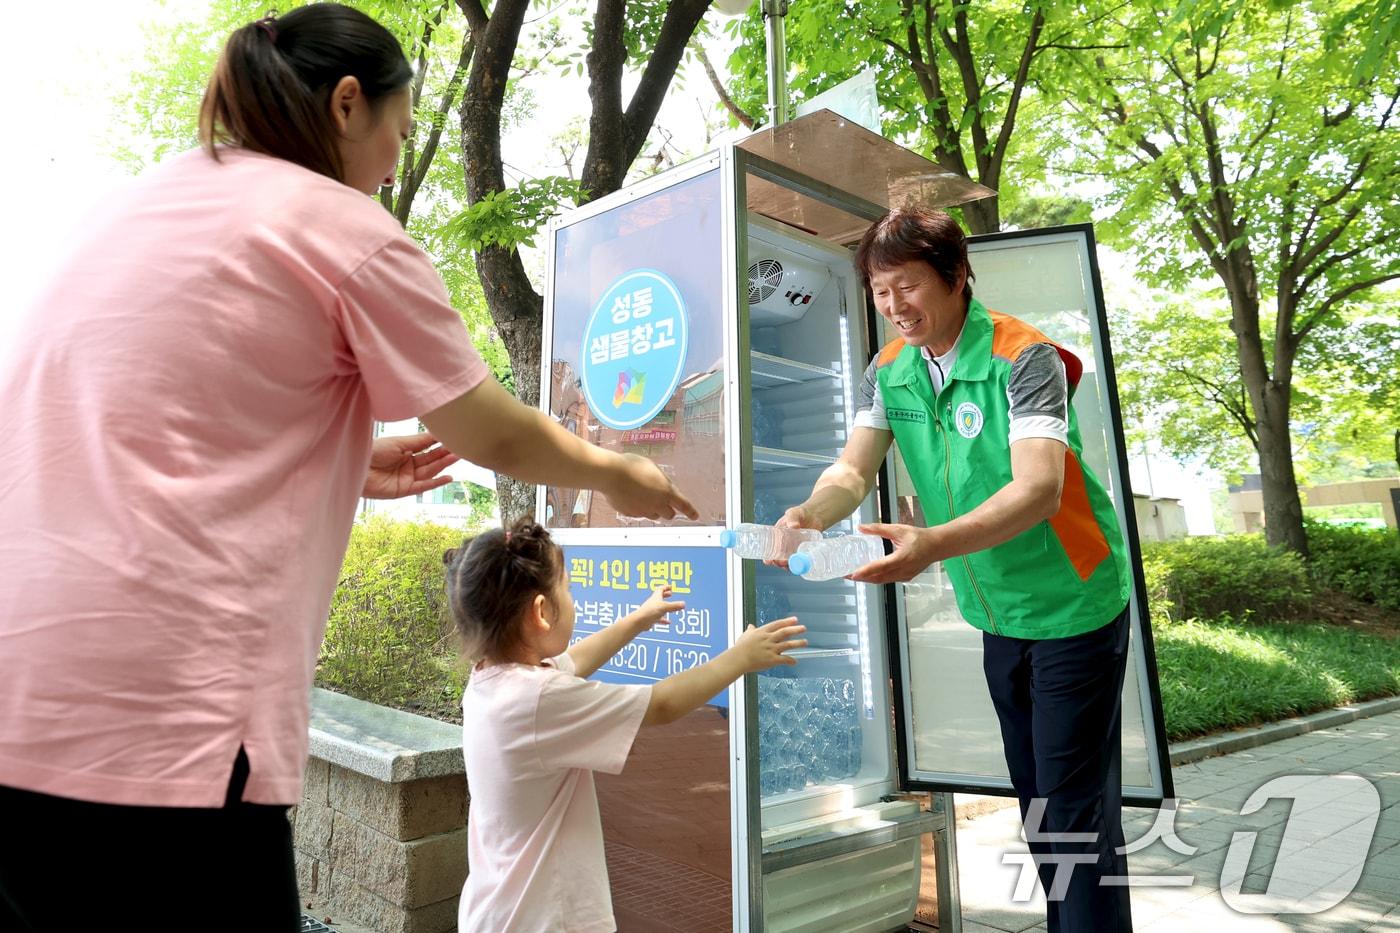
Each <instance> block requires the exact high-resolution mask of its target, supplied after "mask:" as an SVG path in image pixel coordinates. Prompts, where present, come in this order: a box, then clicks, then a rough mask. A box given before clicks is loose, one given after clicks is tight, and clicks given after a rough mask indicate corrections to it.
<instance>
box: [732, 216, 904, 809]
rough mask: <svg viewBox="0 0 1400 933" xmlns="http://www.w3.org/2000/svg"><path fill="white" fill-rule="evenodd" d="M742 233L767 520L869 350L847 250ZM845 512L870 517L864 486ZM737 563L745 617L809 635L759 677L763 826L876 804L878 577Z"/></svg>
mask: <svg viewBox="0 0 1400 933" xmlns="http://www.w3.org/2000/svg"><path fill="white" fill-rule="evenodd" d="M747 233H748V236H747V243H748V265H747V289H748V306H749V308H748V310H749V315H748V316H749V332H748V335H749V344H750V354H749V377H750V409H749V411H750V431H749V438H750V441H751V444H750V448H749V450H750V456H751V463H752V484H753V486H752V488H753V498H752V502H753V516H752V519H753V521H756V522H759V523H761V524H768V525H771V524H773V523H774V522H776V521H777V520H778V519H779V518H781V517H782V514H783V512H784V511H785V510H786V509H788V508H790V507H792V506H794V505H797V504H798V503H800V502H802V501H803V500H804V499H806V498H807V496H808V494H809V493H810V492H811V490H812V487H813V484H814V483H815V482H816V481H817V478H818V477H819V476H820V475H821V473H822V471H823V470H825V469H826V468H827V467H829V466H830V465H831V464H832V463H834V462H836V458H837V456H838V455H839V454H840V453H841V450H842V448H843V447H844V446H845V444H846V438H847V433H848V431H849V430H850V428H851V423H852V420H853V418H854V408H855V399H854V395H853V393H854V390H855V382H856V380H857V379H859V377H860V372H861V370H862V369H863V368H864V361H865V359H866V358H867V357H868V356H869V353H868V350H867V341H866V335H865V328H864V326H863V324H864V322H863V321H862V320H861V319H860V317H859V316H858V315H857V316H855V317H853V316H852V315H851V313H850V312H851V309H853V308H859V307H860V299H859V296H860V292H859V286H858V285H857V283H856V281H855V275H854V273H853V271H852V268H851V253H850V251H849V250H847V249H843V248H840V247H836V246H832V245H831V244H829V243H825V242H822V241H821V240H819V239H817V238H815V237H812V236H810V235H807V234H804V233H802V232H800V231H797V230H795V229H793V228H791V227H787V226H785V225H783V224H780V223H776V222H774V221H770V220H767V219H766V218H763V217H761V216H759V215H757V214H750V215H749V218H748V231H747ZM854 517H855V518H858V519H859V520H860V521H874V520H875V506H874V497H873V496H872V497H871V498H870V499H868V500H867V501H866V502H865V503H864V504H863V505H862V506H861V508H860V510H859V511H858V512H857V514H856V516H854ZM853 530H854V523H853V522H852V521H851V520H849V519H848V520H846V521H843V522H841V523H840V524H838V525H837V526H836V527H835V528H833V529H831V531H832V532H833V533H835V532H845V533H849V532H851V531H853ZM747 563H749V564H751V565H752V567H751V569H752V573H753V582H754V603H753V606H754V614H755V620H754V621H755V622H757V623H759V624H762V623H764V622H770V621H772V620H774V619H780V618H783V617H784V616H788V615H796V616H797V617H798V619H799V620H800V621H801V622H802V624H804V625H805V626H807V635H806V637H807V640H808V642H809V647H807V648H805V649H802V650H800V651H798V652H796V653H795V657H796V658H797V661H798V663H797V665H796V666H794V667H777V668H774V669H773V670H771V671H767V672H765V673H764V674H762V675H760V676H759V677H758V720H757V728H758V732H759V790H760V794H761V797H762V802H763V803H762V818H761V826H762V829H764V830H765V831H767V830H772V829H773V828H775V827H779V826H784V825H788V824H792V823H794V822H798V821H800V820H805V819H811V818H814V817H819V816H821V815H822V814H824V813H830V812H834V811H839V810H842V809H848V808H850V807H853V806H860V805H862V804H867V803H872V802H874V801H877V800H878V799H879V798H880V797H881V796H883V795H885V794H887V793H889V792H890V790H891V789H892V787H893V779H894V774H893V771H892V768H891V755H890V728H889V720H888V717H887V716H886V715H884V714H883V711H884V710H886V709H888V708H889V707H888V699H887V687H886V680H885V678H884V677H883V676H880V675H879V674H877V672H880V673H881V674H882V673H883V671H884V670H885V652H884V634H883V626H881V625H880V621H881V615H880V602H879V591H878V588H875V587H870V586H865V585H862V584H856V583H852V582H850V581H849V580H844V579H836V580H828V581H825V582H820V583H816V582H812V581H809V580H804V579H802V578H801V577H797V576H794V575H793V574H792V573H790V572H789V571H787V570H786V569H782V568H777V567H769V566H765V565H763V564H761V563H758V562H747Z"/></svg>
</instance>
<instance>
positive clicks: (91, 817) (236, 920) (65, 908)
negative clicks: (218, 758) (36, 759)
mask: <svg viewBox="0 0 1400 933" xmlns="http://www.w3.org/2000/svg"><path fill="white" fill-rule="evenodd" d="M247 780H248V759H247V757H246V756H245V755H244V754H243V751H242V749H240V750H239V753H238V761H237V762H236V763H235V765H234V770H233V778H232V780H231V781H230V782H229V789H228V798H227V800H226V801H225V803H224V806H223V807H222V808H208V809H204V808H193V807H125V806H117V805H114V804H102V803H87V802H84V801H80V800H69V799H67V798H64V797H51V796H49V795H47V794H36V793H31V792H29V791H23V790H16V789H14V788H9V787H0V931H4V933H71V931H73V930H88V929H92V930H97V929H102V930H141V931H151V933H161V931H166V930H169V931H176V930H195V929H198V930H205V929H209V930H220V931H229V933H234V931H238V933H244V931H247V933H253V931H257V933H264V931H266V933H294V931H296V930H298V929H299V928H300V926H301V911H300V910H299V904H298V896H297V880H296V867H295V864H294V862H293V857H292V832H291V826H290V824H289V823H288V822H287V808H286V807H278V806H264V805H261V804H251V803H243V802H241V801H240V800H239V798H240V797H241V796H242V794H243V785H244V784H245V783H246V782H247Z"/></svg>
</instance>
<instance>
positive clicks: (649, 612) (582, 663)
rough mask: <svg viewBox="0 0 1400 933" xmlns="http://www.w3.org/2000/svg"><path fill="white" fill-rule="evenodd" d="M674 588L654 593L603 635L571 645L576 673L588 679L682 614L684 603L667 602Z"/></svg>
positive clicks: (597, 634)
mask: <svg viewBox="0 0 1400 933" xmlns="http://www.w3.org/2000/svg"><path fill="white" fill-rule="evenodd" d="M670 598H671V588H670V587H669V586H663V587H660V588H658V589H656V590H653V591H652V594H651V595H650V596H648V597H647V601H646V602H644V603H642V605H641V606H640V607H638V609H637V611H636V612H634V613H632V614H630V615H626V616H623V617H622V618H621V619H618V620H617V621H616V622H614V623H613V624H612V625H609V626H608V627H607V628H605V629H603V630H602V631H601V632H594V633H593V634H592V635H589V636H588V637H587V638H585V639H582V640H581V641H579V642H578V643H577V644H574V645H570V646H569V651H568V654H569V657H570V658H572V659H573V662H574V673H575V674H577V675H578V676H580V677H587V676H588V675H590V674H592V673H593V672H594V671H596V670H597V669H598V668H600V667H602V666H603V665H604V664H607V663H608V659H609V658H611V657H612V656H613V655H615V654H617V653H618V652H619V651H621V650H622V646H623V645H625V644H627V643H628V642H629V641H631V640H632V639H634V638H636V637H637V636H638V635H640V634H642V632H645V631H646V630H647V629H649V628H651V627H652V626H653V625H655V624H657V623H658V622H660V621H662V620H663V619H665V618H666V613H668V612H680V611H681V610H682V609H684V608H685V603H683V602H674V603H673V602H668V600H669V599H670Z"/></svg>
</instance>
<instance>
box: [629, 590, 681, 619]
mask: <svg viewBox="0 0 1400 933" xmlns="http://www.w3.org/2000/svg"><path fill="white" fill-rule="evenodd" d="M670 598H671V588H670V587H669V586H661V587H657V588H656V589H654V590H652V591H651V595H650V596H648V597H647V601H646V602H644V603H642V605H641V606H640V607H638V609H637V613H636V618H637V622H638V624H639V625H641V627H642V628H651V627H652V626H653V625H658V624H660V623H662V622H668V621H669V620H668V619H667V618H666V613H668V612H680V611H681V610H682V609H684V608H685V603H684V602H680V601H677V602H668V600H669V599H670Z"/></svg>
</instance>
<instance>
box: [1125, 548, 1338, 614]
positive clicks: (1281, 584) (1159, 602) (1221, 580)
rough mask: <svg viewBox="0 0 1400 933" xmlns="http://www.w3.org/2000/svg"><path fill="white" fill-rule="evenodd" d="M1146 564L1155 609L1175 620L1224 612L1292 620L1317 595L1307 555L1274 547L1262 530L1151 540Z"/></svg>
mask: <svg viewBox="0 0 1400 933" xmlns="http://www.w3.org/2000/svg"><path fill="white" fill-rule="evenodd" d="M1142 568H1143V574H1144V576H1145V578H1146V581H1147V600H1148V604H1149V605H1150V606H1151V607H1152V611H1153V613H1154V615H1157V616H1159V617H1161V618H1165V619H1168V620H1170V621H1173V622H1181V621H1184V620H1186V619H1214V618H1218V617H1221V616H1228V617H1230V618H1233V619H1238V620H1241V621H1249V622H1274V621H1290V620H1292V619H1295V618H1297V617H1298V615H1299V614H1300V612H1302V610H1304V609H1305V608H1306V605H1307V601H1308V598H1309V596H1310V595H1311V581H1310V579H1309V577H1308V571H1307V568H1306V566H1304V564H1303V561H1302V559H1301V558H1299V557H1298V555H1296V554H1293V553H1291V552H1289V551H1283V550H1279V549H1276V548H1271V547H1269V546H1268V545H1267V544H1265V543H1264V539H1263V538H1262V537H1261V536H1259V535H1230V536H1228V537H1224V538H1182V539H1180V540H1177V541H1163V542H1157V543H1149V544H1146V545H1144V547H1143V555H1142Z"/></svg>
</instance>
